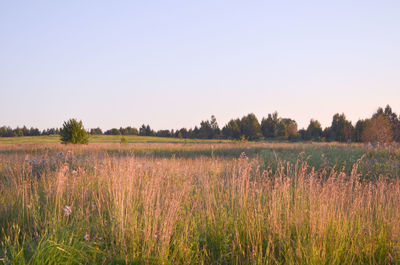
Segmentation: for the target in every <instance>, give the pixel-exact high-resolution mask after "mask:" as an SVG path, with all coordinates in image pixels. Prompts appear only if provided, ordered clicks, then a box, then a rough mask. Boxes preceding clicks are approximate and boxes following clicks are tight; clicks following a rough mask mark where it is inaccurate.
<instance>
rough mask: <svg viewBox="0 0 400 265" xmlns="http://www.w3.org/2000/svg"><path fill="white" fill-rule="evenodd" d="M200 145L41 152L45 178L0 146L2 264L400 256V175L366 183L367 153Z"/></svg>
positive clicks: (376, 260) (353, 260) (360, 260)
mask: <svg viewBox="0 0 400 265" xmlns="http://www.w3.org/2000/svg"><path fill="white" fill-rule="evenodd" d="M167 146H168V148H171V150H173V152H175V153H176V152H178V151H179V150H181V149H174V148H176V147H170V146H169V145H167ZM144 147H145V146H144ZM157 148H162V147H160V146H157ZM163 148H165V146H164V147H163ZM183 148H191V147H188V146H185V147H183ZM201 148H203V149H201V150H204V152H205V153H208V155H204V156H203V155H201V156H198V157H190V156H189V157H180V156H176V157H156V156H154V155H152V154H149V155H148V156H137V155H135V154H134V153H131V154H129V153H122V154H119V155H116V154H115V153H109V152H108V151H106V150H104V149H102V147H90V148H87V147H84V148H81V147H80V148H73V149H72V150H73V152H68V151H67V150H65V149H60V150H62V151H63V154H62V155H59V152H54V153H53V152H52V151H50V152H49V151H46V152H45V153H43V150H40V152H42V153H40V152H39V153H40V154H41V155H43V154H45V155H44V160H45V161H46V162H44V163H43V165H42V167H43V169H42V170H41V177H40V178H39V177H37V174H36V173H35V172H36V171H35V170H32V165H31V164H30V163H29V160H27V159H25V154H24V153H22V152H21V153H12V152H11V154H10V155H8V154H7V153H3V155H2V156H0V164H3V166H2V170H1V171H0V172H1V173H0V174H1V178H0V262H3V263H6V264H8V263H13V264H126V263H129V264H366V263H368V264H396V263H399V262H400V225H399V222H398V220H400V180H399V179H398V178H393V177H392V178H389V176H387V177H385V176H383V175H382V176H381V177H376V178H375V179H374V180H369V181H366V180H365V179H363V176H362V174H363V173H362V171H360V168H359V167H361V166H363V163H364V160H360V161H358V162H357V161H355V162H354V163H353V164H352V168H351V170H347V169H346V168H345V167H334V165H333V166H331V165H328V166H327V167H321V168H320V169H316V168H315V167H313V166H311V165H310V158H308V159H307V158H304V157H303V155H301V156H300V157H298V159H297V160H293V162H292V161H285V160H284V159H283V157H280V155H279V150H278V154H277V155H276V156H275V158H274V159H275V160H276V161H275V162H274V168H272V167H270V166H269V165H266V164H265V160H264V157H260V156H257V155H255V156H254V155H251V154H252V152H251V150H250V149H246V148H245V153H243V150H241V151H242V152H241V153H242V154H241V155H240V153H239V155H237V156H236V157H235V158H232V157H229V156H226V157H224V156H218V155H217V154H218V151H221V148H222V147H221V146H215V148H213V149H212V150H213V155H212V156H211V157H210V147H209V146H208V147H207V146H205V147H201ZM232 148H233V147H232ZM235 148H237V147H235ZM184 150H190V149H184ZM246 150H247V151H249V152H246ZM290 150H291V149H288V150H285V152H289V151H290ZM58 151H59V150H58ZM306 151H307V150H306ZM308 151H309V150H308ZM317 151H318V150H317ZM235 152H237V151H236V149H235ZM312 152H316V151H312ZM281 154H282V153H281ZM306 157H308V156H306ZM363 159H365V158H363ZM271 161H272V160H271ZM324 168H325V169H324ZM328 169H329V170H328Z"/></svg>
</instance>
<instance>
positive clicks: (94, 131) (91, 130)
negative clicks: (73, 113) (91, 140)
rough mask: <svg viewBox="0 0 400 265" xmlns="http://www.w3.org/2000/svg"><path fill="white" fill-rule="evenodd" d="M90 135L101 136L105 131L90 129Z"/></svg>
mask: <svg viewBox="0 0 400 265" xmlns="http://www.w3.org/2000/svg"><path fill="white" fill-rule="evenodd" d="M90 134H91V135H101V134H103V131H102V130H101V129H100V128H99V127H97V128H92V129H90Z"/></svg>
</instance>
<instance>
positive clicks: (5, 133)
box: [0, 126, 60, 137]
mask: <svg viewBox="0 0 400 265" xmlns="http://www.w3.org/2000/svg"><path fill="white" fill-rule="evenodd" d="M57 134H60V129H59V128H51V129H45V130H43V131H40V130H39V129H38V128H33V127H31V128H30V129H28V128H27V127H26V126H23V127H22V128H19V127H17V128H15V129H12V128H11V127H6V126H3V127H0V137H16V136H40V135H57Z"/></svg>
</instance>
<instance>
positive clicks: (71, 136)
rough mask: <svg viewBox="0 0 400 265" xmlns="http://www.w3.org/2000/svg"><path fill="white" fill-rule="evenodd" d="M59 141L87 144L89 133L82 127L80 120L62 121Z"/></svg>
mask: <svg viewBox="0 0 400 265" xmlns="http://www.w3.org/2000/svg"><path fill="white" fill-rule="evenodd" d="M60 135H61V142H62V143H65V144H67V143H72V144H88V143H89V134H88V133H87V132H86V130H85V128H84V127H83V124H82V121H79V122H78V121H77V120H75V119H70V120H69V121H66V122H64V124H63V127H62V129H61V130H60Z"/></svg>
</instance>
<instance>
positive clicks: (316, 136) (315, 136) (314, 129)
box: [306, 119, 322, 141]
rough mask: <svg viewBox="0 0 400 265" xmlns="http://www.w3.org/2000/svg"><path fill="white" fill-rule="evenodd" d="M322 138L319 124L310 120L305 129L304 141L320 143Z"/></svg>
mask: <svg viewBox="0 0 400 265" xmlns="http://www.w3.org/2000/svg"><path fill="white" fill-rule="evenodd" d="M321 136H322V127H321V123H319V121H317V120H313V119H311V120H310V124H309V125H308V127H307V132H306V140H314V141H320V140H321Z"/></svg>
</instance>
